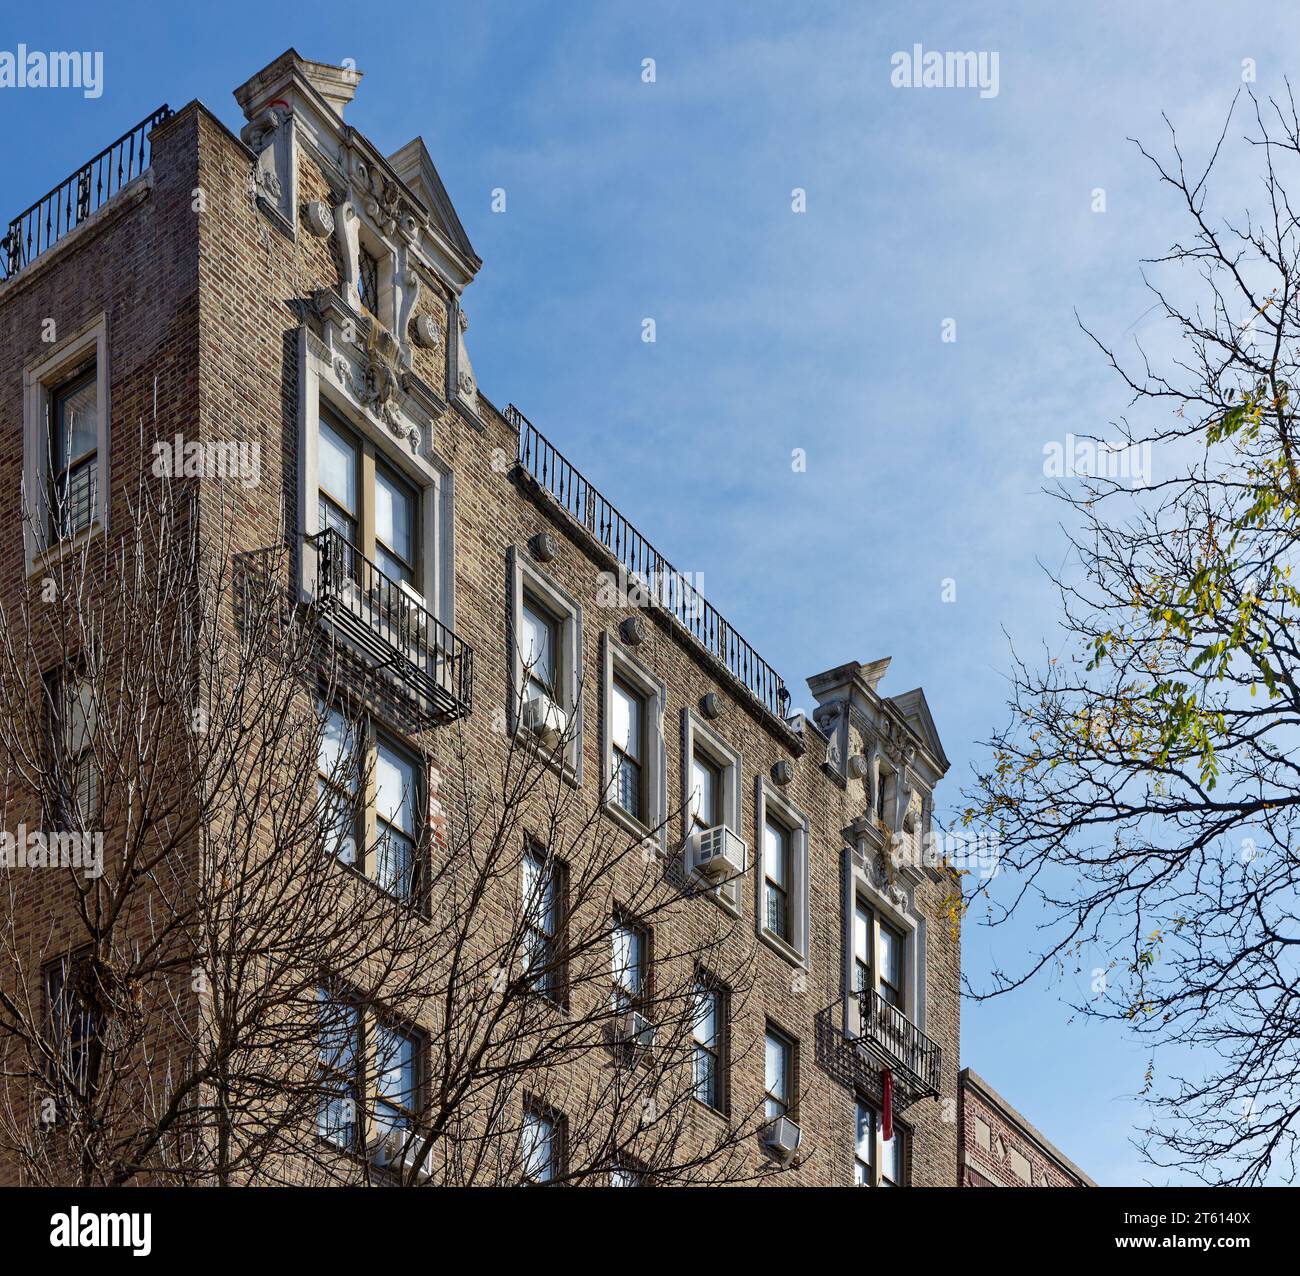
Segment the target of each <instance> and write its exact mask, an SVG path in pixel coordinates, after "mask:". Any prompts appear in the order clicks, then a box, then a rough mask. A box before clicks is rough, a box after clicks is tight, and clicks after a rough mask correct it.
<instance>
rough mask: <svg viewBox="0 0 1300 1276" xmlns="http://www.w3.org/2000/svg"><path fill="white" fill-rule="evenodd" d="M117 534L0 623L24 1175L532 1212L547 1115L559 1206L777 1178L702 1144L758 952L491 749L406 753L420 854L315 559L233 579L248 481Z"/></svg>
mask: <svg viewBox="0 0 1300 1276" xmlns="http://www.w3.org/2000/svg"><path fill="white" fill-rule="evenodd" d="M142 435H143V430H142ZM147 443H148V440H147V439H144V438H142V446H141V452H142V453H144V452H146V451H147ZM114 501H115V504H114V509H113V532H112V534H111V536H104V535H101V536H98V537H92V538H89V539H84V540H82V541H81V542H80V543H77V544H75V545H74V547H73V548H71V549H70V550H68V551H67V552H64V553H63V554H61V555H52V556H51V557H50V558H49V560H48V561H47V562H46V563H45V564H44V565H43V567H42V569H41V571H40V572H39V573H38V574H37V575H35V576H33V577H32V578H30V579H29V580H28V581H27V582H26V584H25V585H24V587H23V588H22V589H21V590H20V591H19V592H18V593H17V594H16V595H15V596H12V597H6V598H4V599H0V773H2V774H3V788H2V789H0V828H2V829H4V830H6V831H7V832H9V833H11V834H13V836H12V837H11V838H10V842H9V843H8V844H7V845H9V850H10V858H9V860H8V861H7V863H8V864H9V865H10V866H9V867H8V868H7V871H5V872H4V873H3V877H2V878H0V881H2V882H3V886H2V889H3V891H4V900H3V905H0V953H3V968H2V969H0V1165H3V1166H4V1167H5V1169H4V1175H5V1177H6V1178H8V1179H12V1180H13V1181H19V1182H24V1183H32V1184H84V1185H100V1184H109V1185H116V1184H133V1183H157V1182H162V1183H174V1184H194V1185H199V1184H214V1183H322V1184H328V1183H375V1184H385V1185H386V1184H395V1183H404V1184H408V1185H417V1184H433V1185H437V1184H480V1183H489V1184H496V1183H509V1182H518V1181H520V1179H521V1178H523V1177H525V1176H526V1175H527V1174H529V1173H533V1172H534V1169H533V1165H532V1162H533V1161H535V1160H536V1159H537V1157H538V1155H539V1152H538V1150H537V1148H536V1146H535V1134H534V1130H533V1127H532V1126H531V1125H529V1124H528V1122H527V1119H526V1114H529V1113H543V1112H544V1113H547V1114H560V1113H562V1114H563V1120H562V1121H557V1125H556V1127H555V1128H556V1130H557V1131H558V1134H557V1137H558V1138H562V1139H563V1144H564V1146H563V1155H562V1156H560V1157H557V1159H556V1160H555V1162H554V1177H556V1178H557V1179H558V1180H560V1181H566V1182H575V1183H582V1182H608V1181H610V1176H611V1174H612V1173H618V1174H620V1175H622V1176H624V1177H625V1178H628V1179H633V1178H635V1179H636V1181H646V1182H654V1183H663V1184H673V1183H703V1182H734V1181H739V1180H742V1179H746V1178H752V1177H755V1176H760V1175H763V1174H765V1173H769V1172H775V1171H776V1170H777V1168H778V1167H776V1166H775V1165H774V1164H771V1163H767V1162H764V1161H763V1160H762V1159H761V1158H759V1157H758V1156H757V1153H756V1148H757V1143H756V1135H757V1131H758V1128H759V1126H760V1125H761V1123H762V1114H761V1111H760V1110H759V1109H758V1107H757V1106H754V1107H753V1108H749V1109H746V1108H745V1107H743V1105H742V1104H741V1103H740V1102H739V1101H737V1102H736V1103H735V1104H734V1105H733V1106H732V1108H731V1110H730V1111H729V1113H728V1115H727V1118H726V1119H725V1120H722V1121H717V1120H713V1119H712V1118H710V1119H707V1120H700V1119H699V1118H698V1117H697V1115H696V1113H697V1109H698V1105H697V1104H696V1103H695V1100H694V1098H693V1095H694V1093H695V1089H696V1084H697V1083H696V1080H695V1076H694V1072H693V1066H694V1059H695V1055H696V1028H697V1024H698V1016H699V1006H700V1002H699V995H698V989H699V985H700V981H701V980H707V981H712V982H713V983H714V984H715V985H716V987H718V988H719V989H723V988H725V989H726V991H727V994H728V995H729V996H730V997H731V999H732V1003H733V1007H734V1008H735V1011H736V1012H737V1013H739V1012H740V1010H741V1009H742V1008H743V1006H744V1004H745V1000H746V998H747V997H748V995H749V992H750V983H751V974H750V970H749V960H750V959H749V957H748V956H747V955H746V953H747V952H748V950H749V946H748V945H745V944H739V945H738V944H733V943H731V942H728V941H729V937H730V933H731V928H732V926H733V924H734V923H733V922H732V920H731V919H730V918H729V917H728V915H727V914H725V913H724V911H723V910H721V909H719V908H716V907H714V906H713V904H712V903H711V902H710V901H708V900H707V899H703V898H702V896H703V895H704V893H705V891H704V888H703V887H701V886H700V885H698V884H695V883H694V882H692V881H690V880H688V879H687V878H686V877H685V876H684V875H683V873H682V872H681V869H680V867H679V862H680V856H679V855H677V854H675V853H672V852H674V851H675V848H672V847H667V848H666V850H665V849H661V839H660V838H659V837H658V836H657V831H656V835H655V836H652V837H650V838H642V837H638V836H632V835H629V834H626V833H624V832H622V831H621V830H620V829H619V828H618V827H617V826H616V825H614V824H613V823H611V822H610V821H609V820H608V819H607V818H606V817H605V816H604V815H603V814H602V813H601V811H600V808H599V804H593V803H592V801H591V797H590V796H589V794H583V793H581V792H580V791H579V790H578V789H576V788H575V787H574V786H572V785H570V784H568V783H567V782H566V781H565V780H564V778H563V776H562V774H561V770H562V768H560V767H558V766H557V765H556V758H555V755H554V750H551V751H548V750H547V749H545V748H542V747H539V746H538V745H537V744H536V743H535V742H532V741H530V740H528V739H526V738H524V737H523V736H522V735H511V734H509V733H505V732H499V733H492V732H487V731H484V730H483V725H482V722H481V720H480V718H478V717H475V718H471V719H469V720H468V721H462V722H461V723H459V724H458V725H456V726H454V727H452V726H444V727H441V728H439V729H438V730H437V731H435V732H432V733H426V734H423V735H418V736H416V737H415V738H414V739H413V740H412V741H411V743H412V752H413V753H415V754H419V755H422V756H423V758H424V766H423V767H422V770H421V772H420V774H419V778H418V780H416V781H412V782H411V783H410V784H409V785H404V786H403V792H402V793H401V794H400V795H399V797H398V798H397V799H396V804H397V805H399V806H401V808H402V809H403V810H404V811H407V812H414V817H413V818H414V825H413V826H412V827H411V828H410V829H408V830H407V832H409V834H410V838H409V841H410V844H409V846H405V847H404V848H403V846H399V845H398V844H399V843H401V842H402V833H401V832H400V831H394V829H392V828H383V829H381V828H380V827H379V825H380V823H382V822H381V821H378V820H376V818H375V816H374V813H373V807H374V797H373V795H374V794H375V792H376V790H377V788H378V787H379V786H380V785H381V784H383V783H384V782H385V777H382V776H380V775H378V774H377V764H376V758H375V751H374V749H373V748H372V747H365V742H366V741H373V738H374V736H373V730H372V723H373V721H374V719H375V714H376V709H375V703H376V697H379V698H381V699H382V694H383V691H384V688H383V687H382V686H378V685H377V684H375V683H374V681H373V680H371V681H369V682H363V683H360V684H359V683H358V682H357V680H356V678H355V677H354V675H355V673H356V669H357V665H356V661H355V657H354V655H353V654H352V653H349V652H348V651H346V650H345V649H344V647H343V645H342V644H341V643H339V642H338V641H337V639H336V637H335V635H334V634H333V631H332V630H330V628H329V627H328V626H324V625H322V624H321V623H320V618H319V617H318V616H317V615H316V614H314V613H313V611H312V610H311V609H310V608H306V607H303V606H302V605H300V603H299V602H298V600H297V598H296V595H295V594H294V591H293V581H294V579H295V568H296V556H295V554H294V553H293V551H292V548H291V544H290V541H289V540H288V538H286V537H285V536H284V535H280V537H279V543H278V544H277V546H276V547H275V548H274V549H272V550H268V551H266V552H265V553H260V554H248V553H242V552H236V549H235V547H234V546H233V544H232V543H231V532H232V528H233V527H235V526H236V525H237V519H236V518H235V517H234V515H235V513H236V509H235V505H236V504H237V501H238V497H237V496H235V495H231V494H228V492H227V491H226V490H225V489H223V487H222V486H221V484H220V483H214V482H203V483H202V484H198V483H195V482H194V481H192V480H185V481H178V480H172V479H166V478H159V477H158V476H156V475H152V474H142V475H141V476H140V477H139V479H138V481H137V482H136V483H135V484H134V485H132V486H131V487H130V488H129V490H123V491H121V492H114ZM557 747H559V748H562V747H563V744H562V743H561V745H559V746H557ZM388 782H391V777H390V778H389V781H388ZM367 804H369V807H370V810H371V813H370V815H369V816H366V815H365V814H364V811H365V809H366V807H367ZM390 814H391V812H390ZM393 818H394V820H396V816H394V817H393ZM397 822H399V823H400V821H397ZM15 830H16V832H15ZM31 830H37V831H38V842H39V845H41V846H43V847H44V848H45V850H44V852H42V851H40V850H35V851H33V842H32V837H31V835H30V831H31ZM96 848H98V849H96ZM79 849H80V851H81V852H84V853H78V850H79ZM399 851H401V852H402V853H401V854H398V852H399ZM42 860H44V861H46V862H45V863H42V862H41V861H42ZM20 861H21V863H20ZM33 861H35V863H33ZM530 866H531V867H530ZM533 870H535V871H533ZM545 883H552V884H553V888H552V887H547V886H545V885H544V884H545ZM548 909H550V910H551V911H550V913H547V910H548ZM548 917H549V918H550V919H551V920H547V918H548ZM539 919H541V920H539ZM552 922H554V924H552ZM625 928H636V933H637V934H640V935H643V936H645V937H646V941H647V942H648V943H651V944H652V945H653V953H652V954H650V953H641V954H640V964H639V965H638V967H637V976H636V978H635V979H634V978H632V971H631V969H630V966H629V964H628V963H627V961H626V960H625V961H624V963H623V965H622V966H620V960H619V954H620V952H623V951H625V946H626V937H627V933H628V931H627V929H625ZM620 946H622V947H620ZM651 955H652V956H653V961H652V962H651V961H650V957H651ZM630 1011H635V1012H636V1013H637V1014H639V1015H641V1016H642V1019H641V1020H640V1021H629V1018H628V1015H629V1012H630ZM629 1022H634V1023H637V1024H639V1025H640V1026H641V1028H642V1029H643V1030H642V1031H640V1032H634V1033H632V1039H628V1035H629V1034H628V1029H629ZM405 1041H413V1042H417V1043H419V1044H420V1046H421V1047H422V1049H421V1050H420V1052H419V1056H418V1058H417V1059H415V1060H413V1061H411V1063H410V1066H407V1063H408V1061H407V1060H406V1058H405V1056H404V1055H403V1054H402V1048H403V1047H402V1043H403V1042H405ZM724 1048H725V1047H724Z"/></svg>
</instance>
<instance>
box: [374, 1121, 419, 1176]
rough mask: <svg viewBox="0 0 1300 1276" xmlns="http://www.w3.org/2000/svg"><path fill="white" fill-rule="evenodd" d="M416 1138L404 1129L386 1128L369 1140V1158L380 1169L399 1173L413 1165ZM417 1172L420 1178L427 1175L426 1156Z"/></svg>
mask: <svg viewBox="0 0 1300 1276" xmlns="http://www.w3.org/2000/svg"><path fill="white" fill-rule="evenodd" d="M415 1152H416V1139H415V1136H414V1135H412V1134H410V1133H409V1132H408V1131H406V1130H388V1131H386V1132H385V1133H383V1134H380V1135H377V1136H376V1137H375V1138H373V1139H372V1140H371V1141H370V1159H371V1160H372V1161H373V1162H374V1163H375V1164H376V1165H377V1166H378V1167H379V1168H380V1169H381V1170H392V1171H394V1172H395V1173H401V1172H402V1171H403V1170H409V1169H411V1168H412V1166H414V1165H415ZM417 1173H418V1174H419V1175H420V1177H421V1178H428V1177H429V1161H428V1158H427V1157H426V1158H425V1160H424V1163H423V1164H422V1165H421V1166H420V1167H419V1169H418V1170H417Z"/></svg>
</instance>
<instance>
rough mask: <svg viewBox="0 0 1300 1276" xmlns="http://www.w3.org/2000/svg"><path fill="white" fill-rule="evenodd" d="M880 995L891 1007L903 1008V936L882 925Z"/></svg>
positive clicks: (880, 927)
mask: <svg viewBox="0 0 1300 1276" xmlns="http://www.w3.org/2000/svg"><path fill="white" fill-rule="evenodd" d="M879 931H880V980H879V990H880V995H881V996H882V997H883V998H884V999H885V1000H886V1001H887V1002H889V1004H890V1005H891V1006H896V1007H897V1008H898V1009H900V1010H901V1009H902V1008H903V936H902V935H901V934H899V932H898V931H896V930H895V929H894V928H893V927H892V926H887V925H885V923H884V922H881V923H880V926H879Z"/></svg>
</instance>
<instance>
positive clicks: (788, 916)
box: [754, 775, 808, 967]
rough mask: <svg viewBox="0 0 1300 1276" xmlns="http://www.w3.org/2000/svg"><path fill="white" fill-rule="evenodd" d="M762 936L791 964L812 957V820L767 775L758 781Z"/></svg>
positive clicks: (758, 901) (758, 922)
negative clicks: (810, 829) (810, 826)
mask: <svg viewBox="0 0 1300 1276" xmlns="http://www.w3.org/2000/svg"><path fill="white" fill-rule="evenodd" d="M755 787H756V791H757V798H758V801H757V810H756V812H755V819H754V827H755V828H756V829H757V830H758V833H759V842H758V847H759V850H758V860H759V863H758V865H757V871H756V872H755V875H754V877H755V880H754V889H755V891H756V892H757V896H756V900H755V913H756V916H755V925H756V928H757V930H758V936H759V938H760V939H762V940H763V941H764V942H765V943H767V944H768V945H769V947H771V948H774V949H776V951H777V952H779V953H780V954H781V955H782V956H783V957H785V959H786V960H787V961H789V962H790V963H791V964H792V965H796V966H801V967H806V966H807V962H808V821H807V819H806V818H805V817H804V815H803V813H802V812H801V811H799V810H798V809H797V808H796V807H794V806H793V805H792V804H791V803H790V801H789V799H787V798H786V797H785V795H784V794H782V793H779V792H778V791H777V790H776V789H775V788H774V787H772V786H771V785H769V783H768V781H767V779H766V777H765V776H761V775H760V776H759V777H758V779H757V781H756V785H755Z"/></svg>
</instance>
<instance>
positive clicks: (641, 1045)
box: [618, 1010, 655, 1050]
mask: <svg viewBox="0 0 1300 1276" xmlns="http://www.w3.org/2000/svg"><path fill="white" fill-rule="evenodd" d="M618 1037H619V1040H620V1041H624V1042H626V1043H627V1044H628V1045H630V1046H636V1047H637V1048H638V1049H640V1050H649V1049H650V1047H651V1046H653V1045H654V1043H655V1026H654V1024H652V1023H651V1022H650V1020H649V1019H647V1018H646V1017H645V1015H643V1014H641V1012H640V1011H638V1010H629V1011H627V1012H626V1013H625V1014H624V1015H623V1016H622V1017H621V1018H620V1019H619V1021H618Z"/></svg>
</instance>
